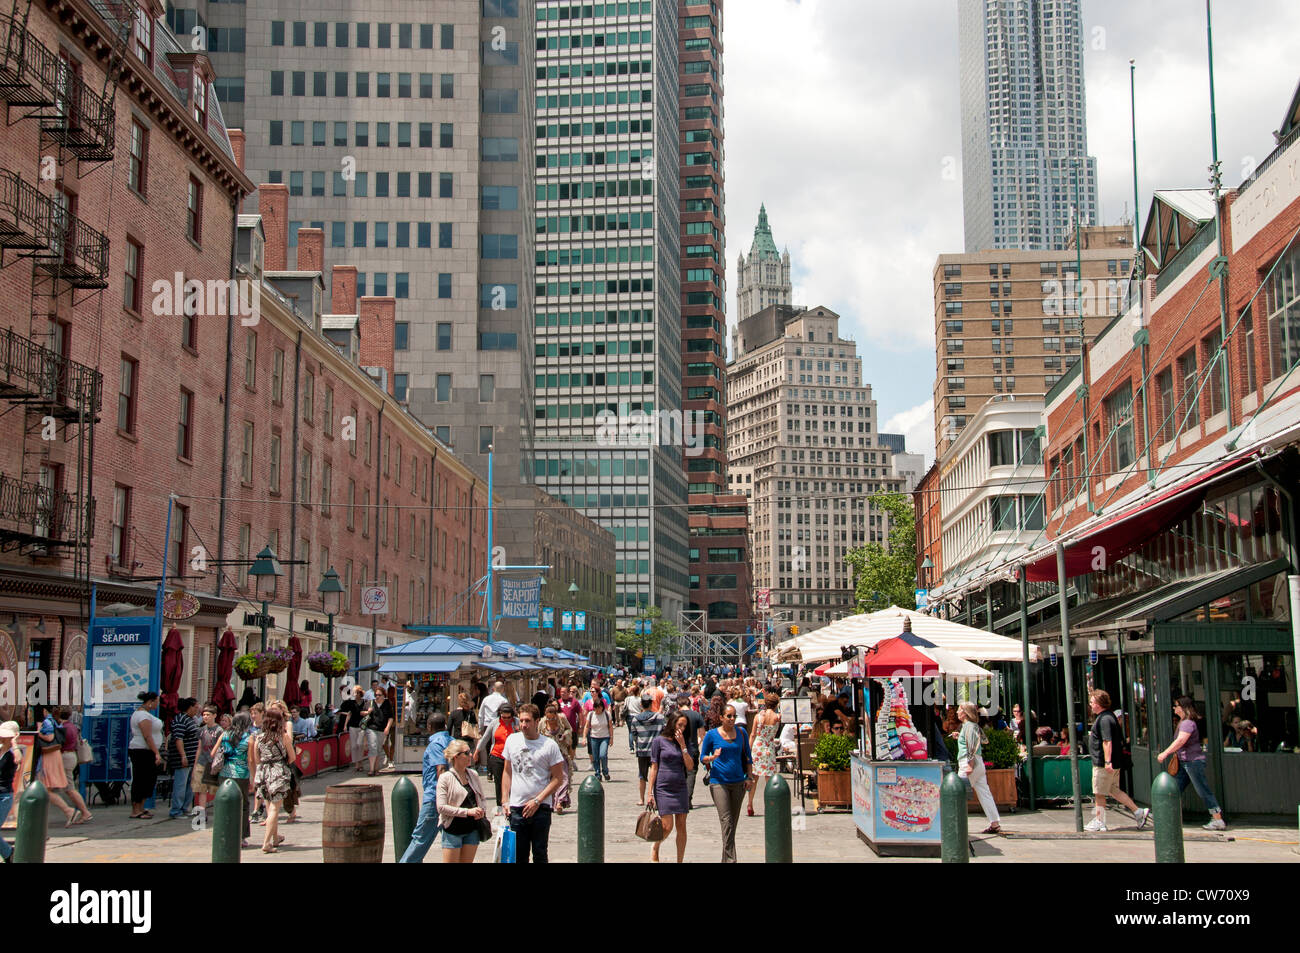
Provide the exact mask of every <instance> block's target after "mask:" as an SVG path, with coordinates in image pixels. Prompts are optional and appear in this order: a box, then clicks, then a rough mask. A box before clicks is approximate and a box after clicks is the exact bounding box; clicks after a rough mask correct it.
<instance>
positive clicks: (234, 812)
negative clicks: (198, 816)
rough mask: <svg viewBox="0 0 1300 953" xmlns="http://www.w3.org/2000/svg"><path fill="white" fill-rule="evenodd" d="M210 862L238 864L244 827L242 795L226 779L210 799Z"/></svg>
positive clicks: (229, 780) (236, 785) (235, 785)
mask: <svg viewBox="0 0 1300 953" xmlns="http://www.w3.org/2000/svg"><path fill="white" fill-rule="evenodd" d="M211 811H212V862H213V863H214V864H237V863H239V853H240V846H239V845H240V841H241V840H242V839H243V827H244V793H243V792H242V791H240V790H239V785H238V784H236V783H235V782H234V781H232V780H231V779H230V778H226V779H225V780H223V781H222V782H221V786H220V787H218V788H217V796H216V797H215V798H213V799H212V808H211Z"/></svg>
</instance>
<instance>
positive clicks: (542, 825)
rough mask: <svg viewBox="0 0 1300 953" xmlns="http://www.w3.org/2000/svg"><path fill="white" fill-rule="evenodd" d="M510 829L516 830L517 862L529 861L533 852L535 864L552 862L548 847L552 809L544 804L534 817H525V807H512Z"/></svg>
mask: <svg viewBox="0 0 1300 953" xmlns="http://www.w3.org/2000/svg"><path fill="white" fill-rule="evenodd" d="M510 829H511V830H512V831H514V832H515V863H516V864H526V863H528V862H529V861H528V854H529V852H530V851H531V852H532V856H533V859H532V862H533V863H534V864H546V863H550V858H549V857H548V855H547V849H548V847H549V845H550V841H551V809H550V808H549V807H547V806H546V805H545V804H543V805H542V806H541V807H539V808H538V809H537V813H536V814H534V815H533V816H532V817H524V812H523V808H518V807H512V808H511V809H510Z"/></svg>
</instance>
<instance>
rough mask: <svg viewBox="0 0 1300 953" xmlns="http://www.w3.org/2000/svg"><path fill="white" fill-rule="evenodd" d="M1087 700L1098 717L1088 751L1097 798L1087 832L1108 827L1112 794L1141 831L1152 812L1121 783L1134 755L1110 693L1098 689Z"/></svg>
mask: <svg viewBox="0 0 1300 953" xmlns="http://www.w3.org/2000/svg"><path fill="white" fill-rule="evenodd" d="M1088 703H1089V705H1090V706H1091V708H1092V713H1093V715H1094V716H1095V717H1094V718H1093V722H1092V730H1091V731H1090V732H1089V733H1088V753H1089V754H1091V755H1092V795H1093V798H1094V799H1095V801H1096V806H1095V807H1094V808H1093V819H1092V820H1091V821H1089V822H1088V823H1087V824H1086V825H1085V826H1084V830H1086V831H1093V832H1097V831H1104V830H1106V798H1108V797H1112V798H1114V799H1115V800H1116V801H1118V802H1119V803H1120V804H1122V805H1123V806H1124V807H1126V808H1128V809H1129V810H1130V811H1132V812H1133V818H1134V820H1136V821H1137V826H1138V829H1139V830H1141V829H1142V828H1143V827H1145V826H1146V823H1147V821H1148V820H1150V818H1151V812H1150V811H1149V810H1147V809H1146V808H1141V807H1138V806H1137V804H1136V803H1135V802H1134V800H1133V799H1132V798H1131V797H1129V796H1128V795H1127V794H1125V793H1124V790H1123V788H1121V787H1120V785H1119V780H1120V773H1121V772H1123V771H1126V770H1128V769H1129V768H1131V767H1132V766H1133V755H1132V753H1131V752H1130V751H1129V746H1128V740H1127V739H1126V738H1125V737H1124V729H1123V728H1122V727H1121V726H1120V723H1119V718H1118V717H1116V715H1115V713H1114V712H1113V711H1111V707H1110V695H1109V694H1107V693H1106V692H1103V691H1101V690H1100V689H1096V690H1094V691H1091V692H1089V693H1088Z"/></svg>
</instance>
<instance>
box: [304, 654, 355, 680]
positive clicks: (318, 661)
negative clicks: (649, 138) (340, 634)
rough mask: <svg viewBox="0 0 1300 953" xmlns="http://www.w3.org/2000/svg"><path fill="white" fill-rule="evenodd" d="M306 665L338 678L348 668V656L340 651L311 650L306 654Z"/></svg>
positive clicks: (313, 669)
mask: <svg viewBox="0 0 1300 953" xmlns="http://www.w3.org/2000/svg"><path fill="white" fill-rule="evenodd" d="M307 667H308V668H309V669H311V670H312V671H313V672H318V673H320V674H321V675H328V676H329V677H330V678H338V677H339V676H340V675H343V674H346V672H347V670H348V657H347V656H346V655H344V654H343V653H342V652H311V653H310V654H308V656H307Z"/></svg>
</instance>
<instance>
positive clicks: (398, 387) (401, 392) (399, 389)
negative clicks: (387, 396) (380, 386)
mask: <svg viewBox="0 0 1300 953" xmlns="http://www.w3.org/2000/svg"><path fill="white" fill-rule="evenodd" d="M409 380H410V377H409V376H408V375H406V374H394V375H393V399H394V400H396V401H398V402H399V403H403V402H405V401H406V389H407V381H409Z"/></svg>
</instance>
